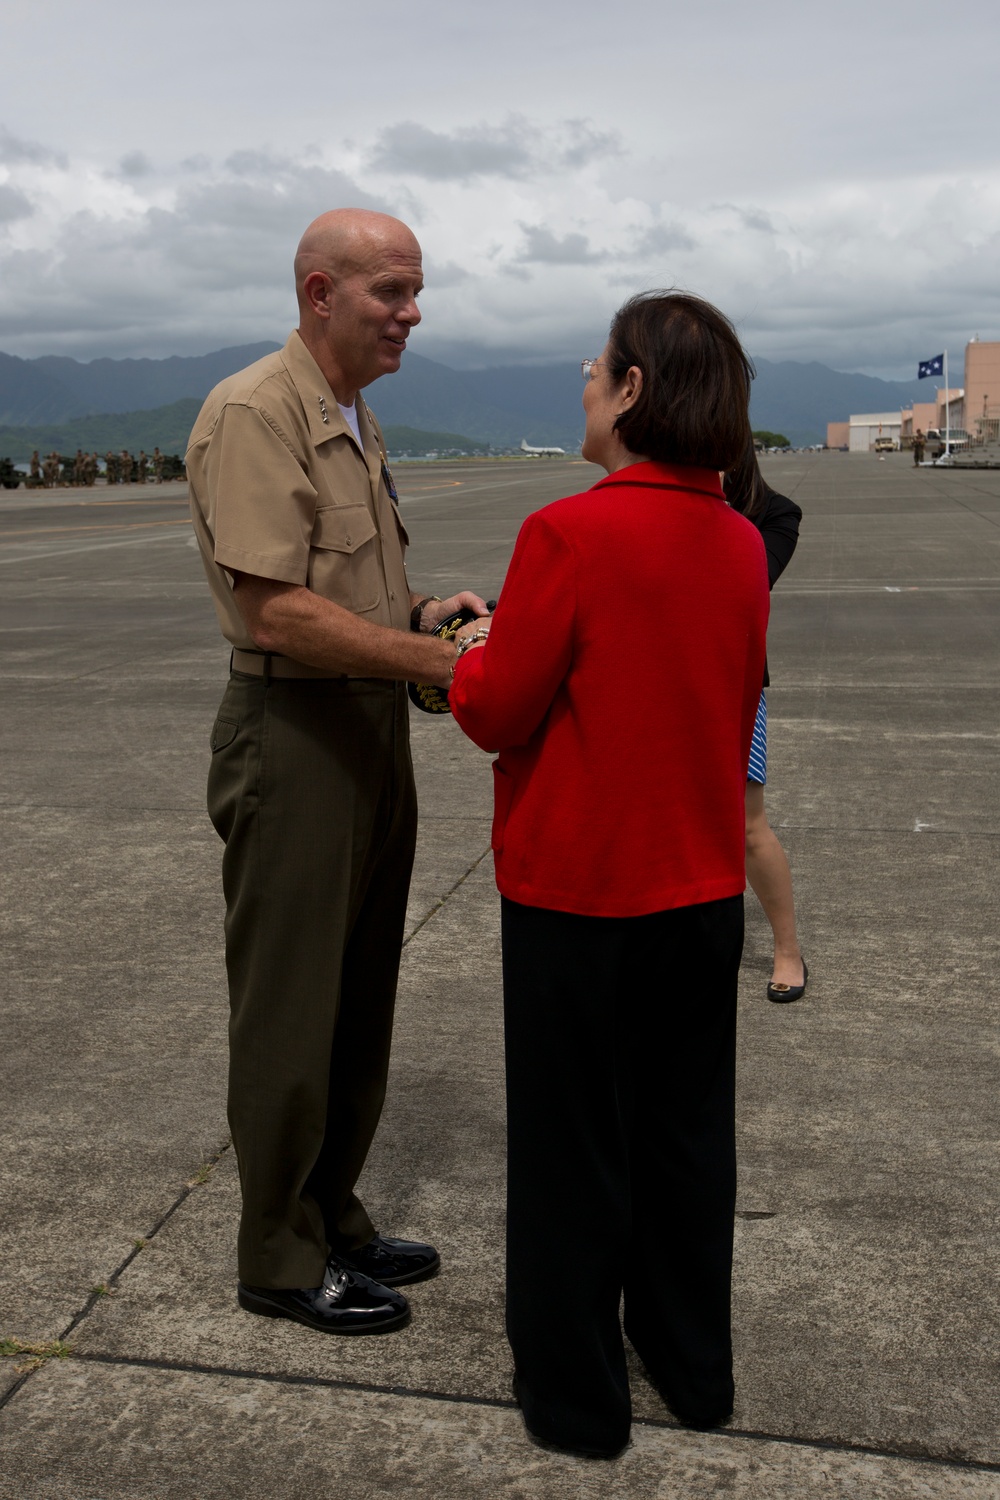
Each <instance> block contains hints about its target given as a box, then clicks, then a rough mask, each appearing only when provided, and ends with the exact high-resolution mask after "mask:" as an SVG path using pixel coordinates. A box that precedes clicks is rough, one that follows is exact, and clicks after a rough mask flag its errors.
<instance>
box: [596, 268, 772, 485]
mask: <svg viewBox="0 0 1000 1500" xmlns="http://www.w3.org/2000/svg"><path fill="white" fill-rule="evenodd" d="M607 360H608V374H609V377H610V379H611V381H612V382H613V384H615V385H620V384H621V382H622V381H623V380H624V379H625V376H626V375H627V373H628V371H629V370H630V369H631V367H632V366H633V365H636V366H637V367H638V368H639V369H640V370H641V371H642V381H643V383H642V390H641V392H640V393H639V398H638V400H637V401H636V403H635V405H634V406H632V407H630V408H629V410H628V411H626V412H622V414H621V416H619V418H618V420H617V421H616V422H615V431H616V432H617V433H618V436H619V437H620V438H621V440H622V442H623V443H624V444H625V446H626V448H628V449H629V451H630V452H632V453H640V454H642V455H643V456H644V457H646V458H652V459H657V460H659V462H661V463H674V464H689V465H692V466H694V467H697V468H702V469H720V470H722V469H724V470H728V469H731V468H732V467H733V466H734V464H737V463H738V462H739V461H740V459H741V457H742V456H743V453H744V452H745V449H746V446H747V443H748V442H751V443H752V439H751V437H750V414H749V400H750V382H751V381H752V380H753V378H754V374H755V371H754V367H753V365H752V364H751V362H750V360H749V359H748V358H747V356H746V354H745V353H744V351H743V346H742V345H741V344H740V341H739V338H738V337H737V334H736V330H735V328H734V327H733V325H732V323H730V321H729V319H728V318H727V317H725V316H724V315H723V314H722V313H721V312H719V310H718V308H717V307H713V306H712V304H711V303H710V302H705V301H703V300H702V299H701V298H700V297H693V296H691V295H690V294H689V293H687V292H673V291H666V292H662V291H654V292H640V293H639V295H638V296H636V297H630V298H629V300H628V301H627V302H626V303H625V305H624V307H622V308H620V309H619V310H618V312H617V313H616V314H615V316H614V319H613V320H612V323H611V332H610V334H609V336H608V353H607Z"/></svg>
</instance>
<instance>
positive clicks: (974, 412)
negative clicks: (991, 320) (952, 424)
mask: <svg viewBox="0 0 1000 1500" xmlns="http://www.w3.org/2000/svg"><path fill="white" fill-rule="evenodd" d="M964 416H965V419H964V421H963V422H962V426H963V427H966V428H967V429H968V431H969V432H970V434H972V436H974V437H981V438H982V440H983V441H984V442H992V441H995V440H996V438H997V436H998V428H1000V343H983V341H982V340H981V339H980V338H979V336H978V334H977V336H976V337H975V338H974V339H973V340H972V342H971V343H969V344H966V346H965V414H964Z"/></svg>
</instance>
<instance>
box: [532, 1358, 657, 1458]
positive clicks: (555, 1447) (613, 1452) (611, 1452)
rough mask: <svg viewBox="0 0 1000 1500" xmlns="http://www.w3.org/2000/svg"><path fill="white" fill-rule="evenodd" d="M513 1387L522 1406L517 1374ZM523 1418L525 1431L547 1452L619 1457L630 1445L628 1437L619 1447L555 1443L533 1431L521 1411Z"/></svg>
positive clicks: (573, 1455)
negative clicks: (581, 1446) (593, 1446)
mask: <svg viewBox="0 0 1000 1500" xmlns="http://www.w3.org/2000/svg"><path fill="white" fill-rule="evenodd" d="M511 1389H512V1391H513V1394H514V1403H515V1405H516V1406H520V1405H521V1393H520V1391H519V1390H518V1387H517V1376H516V1375H515V1376H514V1377H513V1380H512V1383H511ZM521 1420H522V1421H523V1422H524V1430H525V1433H526V1434H527V1436H528V1437H529V1438H530V1440H531V1441H532V1442H533V1443H534V1445H535V1447H536V1448H544V1449H545V1451H546V1452H547V1453H568V1454H570V1456H571V1457H573V1458H599V1459H600V1458H617V1457H618V1456H619V1454H621V1453H624V1452H625V1449H626V1448H627V1447H628V1445H629V1439H628V1438H626V1439H625V1441H624V1442H623V1443H622V1444H620V1446H619V1447H617V1448H589V1447H583V1448H580V1447H577V1446H576V1445H575V1444H571V1443H554V1442H553V1441H552V1439H551V1438H543V1437H539V1436H538V1433H537V1432H532V1430H531V1428H530V1427H529V1426H528V1423H527V1421H526V1420H525V1417H524V1413H523V1412H522V1413H521Z"/></svg>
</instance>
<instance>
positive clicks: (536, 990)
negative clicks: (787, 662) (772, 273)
mask: <svg viewBox="0 0 1000 1500" xmlns="http://www.w3.org/2000/svg"><path fill="white" fill-rule="evenodd" d="M584 373H585V376H587V377H588V378H587V383H586V386H585V389H584V397H583V405H584V411H585V413H586V436H585V439H584V444H583V456H584V457H585V458H587V459H589V460H590V461H591V462H593V463H596V464H599V465H600V466H601V467H602V468H604V469H605V470H606V471H607V478H605V479H601V480H599V481H598V483H597V484H595V485H594V486H593V488H592V489H589V490H587V491H585V492H584V493H583V494H580V495H573V496H570V497H569V498H568V499H565V500H559V501H557V502H556V503H555V504H554V505H548V506H546V507H545V508H544V509H542V510H540V511H537V512H536V513H535V514H534V515H532V516H529V517H528V519H527V520H526V521H525V523H524V525H523V527H522V528H521V532H520V535H519V537H518V540H517V545H516V547H515V550H514V555H513V558H512V560H511V564H510V569H509V571H508V574H507V578H506V582H505V584H504V588H503V594H502V597H501V599H500V603H499V606H498V608H497V610H496V614H495V615H494V617H493V620H492V623H491V626H490V629H489V636H488V642H487V641H484V640H483V639H482V632H483V630H484V628H485V627H483V626H480V625H473V626H470V627H469V630H468V633H467V637H466V641H465V642H464V643H463V646H462V649H461V654H460V656H459V658H458V661H457V662H456V666H455V675H454V684H453V687H452V690H451V705H452V710H453V712H454V715H455V717H456V719H457V720H458V722H459V724H460V725H461V726H462V728H463V729H464V730H465V732H466V734H468V735H469V736H470V737H471V738H472V739H473V740H475V742H476V743H477V744H478V745H480V746H481V747H482V748H483V749H485V750H490V751H496V750H498V751H499V752H500V754H499V758H498V760H497V761H496V762H495V764H494V775H495V782H496V811H495V817H494V823H493V848H494V851H495V858H496V876H497V884H498V886H499V888H500V892H501V897H502V935H503V957H504V1009H505V1028H506V1058H507V1099H508V1204H507V1209H508V1213H507V1331H508V1337H509V1339H510V1343H511V1347H512V1349H513V1353H514V1364H515V1382H516V1390H517V1395H518V1399H519V1401H520V1403H521V1407H522V1411H523V1414H524V1420H525V1423H526V1426H527V1428H528V1431H529V1433H530V1434H531V1435H532V1436H533V1437H535V1438H537V1439H539V1440H541V1441H543V1442H548V1443H553V1444H556V1445H557V1446H559V1447H560V1448H563V1449H568V1450H570V1451H573V1452H576V1453H584V1454H588V1455H594V1456H602V1457H611V1456H613V1455H615V1454H616V1453H618V1452H620V1450H621V1449H622V1447H623V1446H624V1445H625V1444H626V1443H627V1441H628V1437H629V1425H630V1420H631V1406H630V1400H629V1386H628V1376H627V1373H626V1365H625V1351H624V1346H623V1341H622V1334H621V1326H620V1323H619V1303H620V1300H621V1296H622V1293H623V1292H624V1297H625V1331H626V1332H627V1334H628V1336H629V1339H630V1340H631V1342H632V1344H633V1346H634V1347H635V1349H636V1351H637V1353H638V1354H639V1356H640V1358H641V1359H642V1360H643V1362H644V1364H645V1366H646V1369H647V1371H648V1372H649V1374H650V1376H651V1377H652V1379H653V1380H654V1381H655V1382H656V1384H657V1385H658V1387H659V1389H660V1390H661V1392H662V1393H663V1395H664V1397H665V1399H666V1401H667V1402H668V1404H669V1405H670V1407H671V1408H672V1410H673V1411H674V1412H675V1413H676V1415H677V1416H678V1417H680V1418H681V1419H682V1420H684V1421H686V1422H688V1423H690V1424H692V1425H695V1426H709V1425H714V1424H715V1423H716V1422H718V1421H720V1420H724V1419H725V1418H726V1417H727V1416H728V1415H729V1414H730V1413H731V1411H732V1401H733V1380H732V1350H731V1342H730V1326H729V1301H730V1287H729V1283H730V1268H731V1260H732V1239H733V1210H734V1205H735V1188H736V1177H735V1146H734V1135H735V1132H734V1067H735V1064H734V1059H735V1034H736V982H737V970H738V968H739V961H740V954H741V950H742V943H743V894H742V893H743V888H744V863H743V849H744V789H745V785H746V774H747V761H748V756H749V751H750V740H751V735H752V732H753V724H754V716H755V713H756V709H757V702H758V699H759V697H760V684H761V680H762V675H763V671H764V636H765V630H766V625H767V611H768V588H767V565H766V560H765V555H764V548H763V544H762V542H761V539H760V536H759V534H758V533H757V531H756V530H755V529H754V527H753V526H752V525H751V524H750V523H749V522H748V521H746V520H744V519H743V517H742V516H739V515H737V514H736V513H735V512H734V511H732V510H730V509H729V507H728V506H727V505H726V503H725V500H724V499H723V496H722V488H721V485H720V481H719V471H720V470H726V469H730V468H732V467H733V465H734V464H735V462H736V461H737V459H738V458H739V456H740V455H741V454H742V452H743V449H744V447H745V444H746V441H747V437H748V433H749V419H748V414H747V405H748V394H749V382H750V378H751V376H752V369H751V367H750V365H749V363H748V361H747V359H746V356H745V355H744V353H743V350H742V349H741V347H740V344H739V340H738V339H737V337H736V334H735V332H734V331H733V329H732V326H731V325H730V324H729V322H728V321H727V320H726V319H725V318H724V317H723V316H722V315H721V313H719V312H718V311H717V310H716V309H715V308H713V307H710V306H709V305H708V304H707V303H704V302H702V301H700V300H699V299H698V298H695V297H689V296H683V295H679V294H667V293H649V294H645V295H643V296H640V297H635V298H633V299H632V300H631V301H630V302H628V303H626V305H625V306H624V307H623V308H622V309H621V311H620V312H619V313H618V314H617V316H616V317H615V320H614V322H613V323H612V326H611V333H610V338H609V341H608V344H607V347H606V348H605V350H604V352H603V354H602V355H601V356H600V358H599V359H597V360H588V361H585V363H584Z"/></svg>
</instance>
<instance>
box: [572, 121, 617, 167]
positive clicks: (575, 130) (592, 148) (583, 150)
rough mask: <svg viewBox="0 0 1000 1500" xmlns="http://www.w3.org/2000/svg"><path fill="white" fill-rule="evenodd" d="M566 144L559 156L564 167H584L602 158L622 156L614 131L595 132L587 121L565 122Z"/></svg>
mask: <svg viewBox="0 0 1000 1500" xmlns="http://www.w3.org/2000/svg"><path fill="white" fill-rule="evenodd" d="M565 128H566V133H567V135H568V136H569V142H568V144H567V145H566V146H565V147H564V148H563V150H562V151H561V152H560V154H559V161H560V164H561V165H562V166H564V167H569V168H579V167H585V166H587V165H588V163H590V162H592V161H598V160H600V158H601V157H604V156H622V155H624V147H623V146H622V141H621V136H620V135H619V134H618V132H617V131H615V130H597V129H596V128H595V127H594V125H592V124H591V122H590V121H589V120H567V121H566V127H565Z"/></svg>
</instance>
